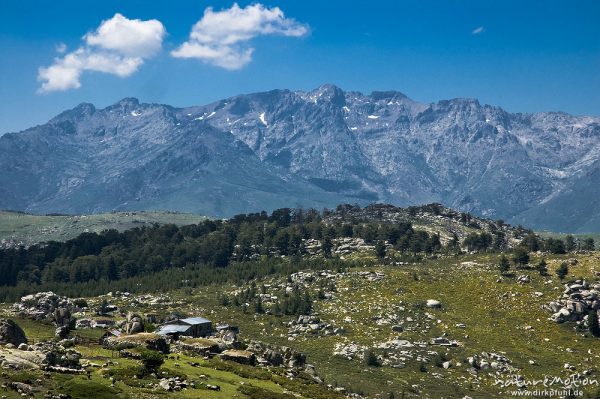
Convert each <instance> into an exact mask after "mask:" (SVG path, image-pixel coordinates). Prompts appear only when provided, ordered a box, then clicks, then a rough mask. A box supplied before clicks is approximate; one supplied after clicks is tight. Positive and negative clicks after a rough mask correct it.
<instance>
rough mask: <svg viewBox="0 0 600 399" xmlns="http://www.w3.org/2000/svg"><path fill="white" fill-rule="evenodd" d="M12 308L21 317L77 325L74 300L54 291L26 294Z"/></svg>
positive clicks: (55, 323) (64, 324) (69, 325)
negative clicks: (74, 315)
mask: <svg viewBox="0 0 600 399" xmlns="http://www.w3.org/2000/svg"><path fill="white" fill-rule="evenodd" d="M12 310H13V311H14V312H15V313H17V314H18V315H19V316H21V317H27V318H31V319H34V320H48V321H51V322H52V323H54V325H56V326H57V327H62V326H68V327H69V328H74V327H75V322H76V321H75V318H74V317H73V315H72V313H73V312H74V310H75V305H74V304H73V301H72V300H71V299H70V298H67V297H64V296H59V295H56V294H55V293H54V292H52V291H48V292H38V293H37V294H32V295H27V296H24V297H22V298H21V300H20V301H19V302H17V303H15V304H14V305H13V307H12Z"/></svg>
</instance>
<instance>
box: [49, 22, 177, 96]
mask: <svg viewBox="0 0 600 399" xmlns="http://www.w3.org/2000/svg"><path fill="white" fill-rule="evenodd" d="M165 34H166V30H165V28H164V26H163V24H162V23H161V22H160V21H157V20H155V19H152V20H148V21H142V20H139V19H128V18H126V17H124V16H123V15H121V14H118V13H117V14H115V15H114V17H112V18H111V19H108V20H105V21H102V23H101V24H100V26H99V27H98V28H97V29H96V30H95V31H93V32H89V33H87V34H86V35H85V36H83V39H84V40H85V45H83V46H81V47H79V48H78V49H77V50H75V51H72V52H70V53H68V54H66V55H65V56H63V57H60V58H56V59H55V60H54V63H53V64H52V65H50V66H49V67H42V68H39V70H38V80H39V81H40V82H42V85H41V87H40V89H39V92H41V93H46V92H51V91H61V90H69V89H77V88H79V87H81V81H80V78H81V75H82V73H83V72H84V71H96V72H103V73H109V74H113V75H117V76H120V77H126V76H130V75H131V74H133V73H134V72H136V71H137V70H138V68H139V67H140V66H141V65H142V64H143V63H144V60H145V59H147V58H149V57H151V56H153V55H154V54H156V53H157V52H158V51H160V49H161V46H162V41H163V38H164V36H165ZM65 49H66V48H65Z"/></svg>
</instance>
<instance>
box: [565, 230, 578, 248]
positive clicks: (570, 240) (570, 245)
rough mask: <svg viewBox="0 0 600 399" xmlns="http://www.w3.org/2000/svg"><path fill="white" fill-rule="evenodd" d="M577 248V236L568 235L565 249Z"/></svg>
mask: <svg viewBox="0 0 600 399" xmlns="http://www.w3.org/2000/svg"><path fill="white" fill-rule="evenodd" d="M576 248H577V244H576V242H575V238H574V237H573V236H572V235H570V234H569V235H568V236H566V237H565V251H567V252H571V251H574V250H575V249H576Z"/></svg>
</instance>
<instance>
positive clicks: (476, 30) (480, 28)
mask: <svg viewBox="0 0 600 399" xmlns="http://www.w3.org/2000/svg"><path fill="white" fill-rule="evenodd" d="M484 31H485V29H484V27H483V26H479V27H477V28H475V29H473V31H472V32H471V33H472V34H474V35H479V34H481V33H483V32H484Z"/></svg>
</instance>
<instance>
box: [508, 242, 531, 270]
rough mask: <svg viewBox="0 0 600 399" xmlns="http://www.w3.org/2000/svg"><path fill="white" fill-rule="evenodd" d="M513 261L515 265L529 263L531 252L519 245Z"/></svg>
mask: <svg viewBox="0 0 600 399" xmlns="http://www.w3.org/2000/svg"><path fill="white" fill-rule="evenodd" d="M512 261H513V263H514V264H515V265H519V266H523V265H526V264H527V263H529V252H528V251H527V249H526V248H523V247H517V249H515V252H514V253H513V256H512Z"/></svg>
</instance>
